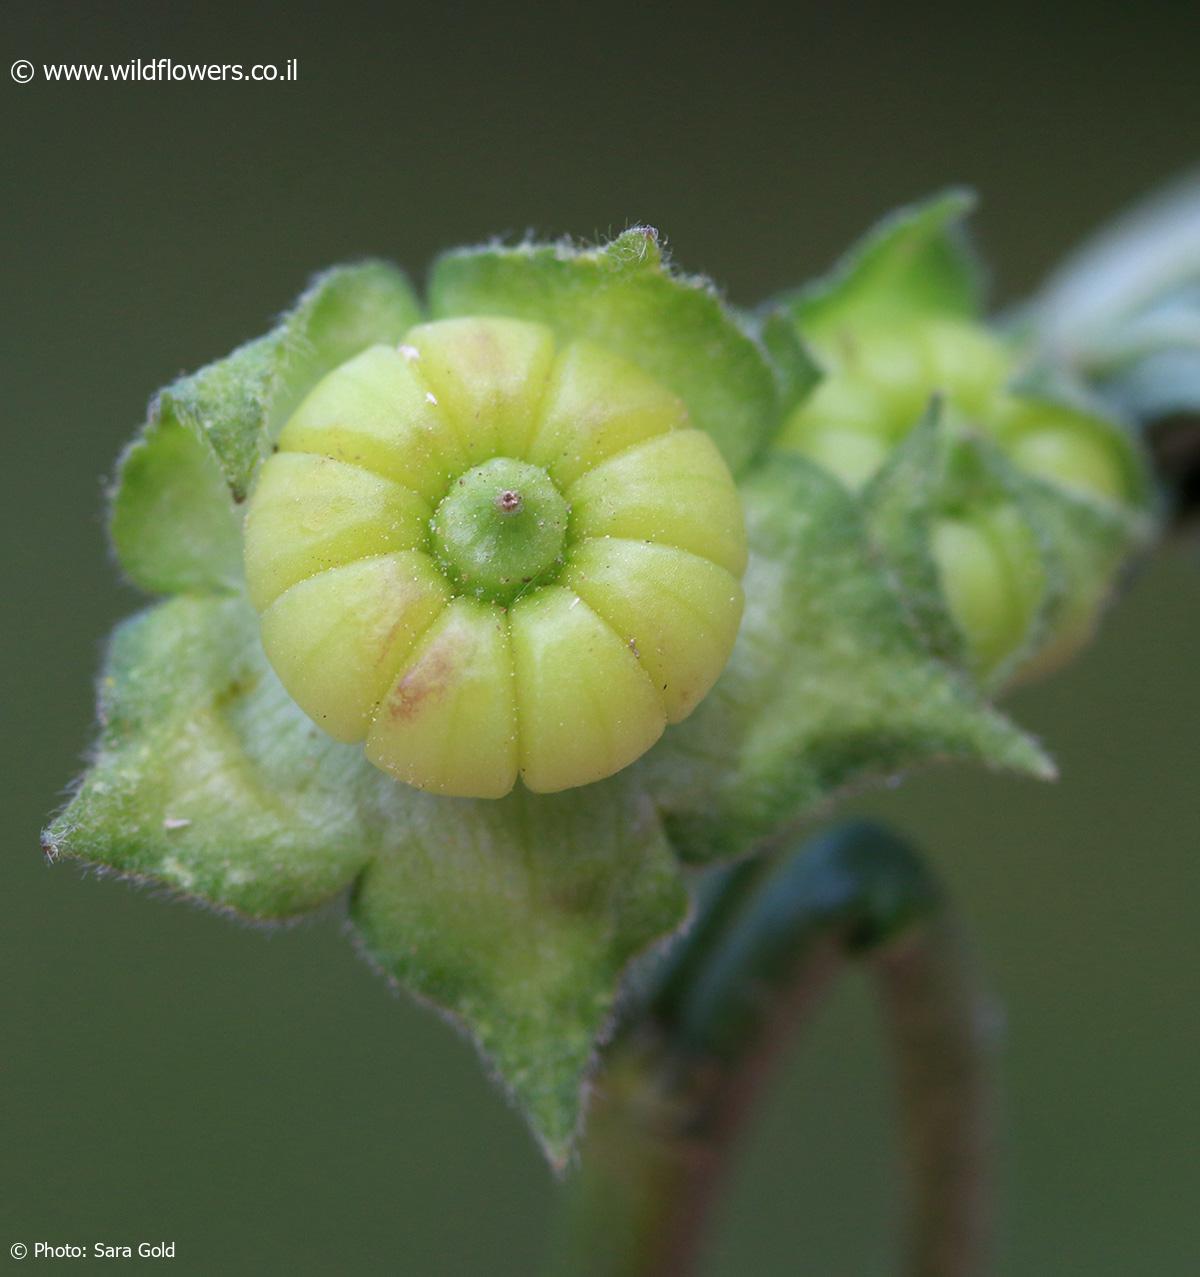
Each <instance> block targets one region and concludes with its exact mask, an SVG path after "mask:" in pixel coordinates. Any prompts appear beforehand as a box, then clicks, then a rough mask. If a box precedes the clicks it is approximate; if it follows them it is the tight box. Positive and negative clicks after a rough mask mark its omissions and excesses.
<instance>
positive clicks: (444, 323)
mask: <svg viewBox="0 0 1200 1277" xmlns="http://www.w3.org/2000/svg"><path fill="white" fill-rule="evenodd" d="M245 563H246V579H247V588H248V592H249V595H250V599H251V602H252V603H253V604H254V606H255V608H256V609H257V610H258V612H259V613H260V619H261V629H262V640H263V647H264V650H265V651H266V654H267V657H268V659H269V660H270V662H271V664H272V666H273V667H274V669H275V671H276V673H277V674H278V675H279V678H280V680H281V681H282V682H283V684H284V686H285V687H286V688H287V689H288V691H289V692H290V694H291V695H292V697H293V699H294V700H295V701H296V702H297V704H298V705H299V706H300V707H301V708H302V709H303V710H304V712H305V713H306V714H308V715H309V717H310V718H312V719H313V721H314V722H316V723H317V724H318V725H319V726H321V727H322V728H324V730H325V731H327V732H328V733H329V734H330V735H331V736H334V737H335V738H337V739H338V740H343V741H363V742H365V749H366V754H367V757H368V758H369V759H370V760H371V762H373V763H374V764H375V765H376V766H377V767H380V768H381V769H383V770H384V771H386V772H389V773H390V774H392V775H393V776H395V777H397V778H398V779H400V780H402V781H404V782H406V783H408V784H411V785H415V786H417V787H418V788H421V789H425V790H429V791H431V792H434V793H441V794H451V795H457V796H464V797H478V798H494V797H501V796H503V795H504V794H506V793H508V792H509V790H511V789H512V787H513V785H514V784H515V783H516V780H517V778H518V776H520V777H521V778H522V779H523V781H524V783H525V784H526V785H527V786H528V787H529V788H530V789H532V790H535V791H538V792H551V791H555V790H561V789H568V788H571V787H573V786H576V785H583V784H587V783H589V782H591V781H595V780H600V779H602V778H603V777H605V776H609V775H611V774H613V773H614V772H617V771H619V770H620V769H621V768H623V767H625V766H627V765H628V764H629V763H631V762H633V761H634V760H635V759H636V758H638V757H640V755H641V754H643V753H644V752H645V751H646V750H647V749H649V748H650V746H651V745H653V744H654V742H655V741H656V740H657V739H658V738H659V736H660V735H661V734H662V732H663V730H664V728H665V726H666V725H667V724H668V723H670V722H678V721H679V720H681V719H683V718H685V717H687V715H688V714H690V713H691V711H692V710H693V709H694V708H695V707H696V705H697V704H698V703H699V702H700V700H701V699H702V698H703V697H704V696H705V695H706V694H707V692H708V691H709V689H710V688H711V687H712V685H713V683H714V682H715V681H716V679H717V676H718V675H719V674H720V672H721V670H722V669H723V668H724V666H725V664H726V662H727V660H728V659H729V654H730V652H731V651H732V649H733V644H734V641H735V639H736V637H737V631H738V626H739V623H740V620H741V614H742V603H743V599H742V589H741V585H740V578H741V575H742V572H743V570H744V568H745V564H746V533H745V526H744V522H743V518H742V510H741V505H740V501H739V498H738V495H737V491H736V489H735V487H734V484H733V480H732V478H731V476H730V474H729V471H728V469H727V468H726V466H725V463H724V461H723V460H722V459H721V456H720V454H719V453H718V451H717V449H716V447H715V446H714V444H713V443H712V441H711V440H710V439H709V437H708V436H707V435H706V434H704V433H702V432H700V431H698V430H695V429H692V428H690V426H689V423H688V416H687V411H686V409H685V407H684V405H683V404H682V403H681V402H680V400H679V399H678V398H676V396H675V395H673V394H672V393H670V392H669V391H668V390H666V389H665V388H664V387H662V386H661V385H659V384H658V383H657V382H655V381H654V380H653V379H651V378H650V377H648V376H647V375H646V374H645V373H644V372H642V371H641V369H639V368H638V367H636V366H635V365H634V364H632V363H630V362H628V361H626V360H623V359H619V358H617V357H615V356H613V355H611V354H609V353H608V352H606V351H604V350H603V349H600V348H599V347H596V346H593V345H590V344H588V343H584V342H574V343H569V344H566V345H563V346H559V345H558V344H557V343H556V341H555V338H554V335H553V334H552V333H551V331H550V330H549V329H548V328H545V327H543V326H541V325H539V324H532V323H525V322H522V321H517V320H509V319H498V318H487V319H484V318H467V319H452V320H441V321H438V322H434V323H429V324H422V325H420V326H418V327H417V328H415V329H413V330H412V331H410V332H409V333H408V335H407V336H406V337H405V339H404V341H403V342H402V343H401V344H400V345H399V347H390V346H382V345H381V346H374V347H371V348H370V349H369V350H366V351H364V352H362V353H361V354H359V355H357V356H356V357H355V358H353V359H351V360H350V361H349V362H347V363H345V364H343V365H342V366H341V367H339V368H337V369H336V370H335V371H333V372H332V373H330V374H329V375H328V376H326V377H325V379H324V380H323V381H322V382H320V384H319V385H318V386H317V387H316V388H315V389H314V390H313V391H312V393H311V394H310V395H309V396H308V398H307V399H306V400H305V401H304V402H303V403H302V404H301V405H300V407H299V408H298V409H297V410H296V412H295V414H294V415H293V417H292V418H291V420H290V421H289V422H288V423H287V425H286V426H285V427H284V429H283V431H282V433H281V435H280V437H279V447H278V451H277V452H276V453H275V455H273V456H272V457H270V458H269V459H268V460H267V461H266V463H265V464H264V465H263V467H262V470H261V473H260V475H259V478H258V482H257V485H256V487H255V490H254V492H253V494H252V496H251V500H250V505H249V509H248V513H247V517H246V525H245Z"/></svg>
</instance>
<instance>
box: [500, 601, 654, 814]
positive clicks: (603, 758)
mask: <svg viewBox="0 0 1200 1277" xmlns="http://www.w3.org/2000/svg"><path fill="white" fill-rule="evenodd" d="M510 624H511V628H512V644H513V663H514V668H515V671H516V686H517V704H518V706H519V723H520V733H519V740H520V766H521V775H522V777H523V779H524V781H525V784H526V785H527V786H528V787H529V788H530V789H532V790H534V791H535V792H537V793H551V792H554V791H555V790H560V789H569V788H571V787H572V786H574V785H584V784H588V783H589V782H591V781H595V780H601V779H603V778H604V777H605V776H611V775H612V774H613V773H614V772H618V771H620V770H621V768H622V767H625V766H626V765H627V764H629V763H631V762H633V761H634V759H635V758H638V757H640V756H641V755H642V754H643V753H645V751H646V750H647V749H649V748H650V746H651V745H653V744H654V742H655V741H656V740H657V739H658V738H659V736H660V735H661V734H662V731H663V728H664V727H665V725H666V717H665V715H664V713H663V703H662V697H661V693H660V692H659V691H657V690H656V689H655V687H654V685H653V683H652V682H651V681H650V678H649V676H648V675H647V674H646V671H645V670H644V669H643V668H642V667H641V665H640V664H639V662H638V659H637V657H636V656H634V654H633V652H632V650H631V649H630V647H629V645H628V644H627V643H625V642H624V641H623V640H622V639H621V638H619V637H618V636H617V634H615V633H614V632H613V630H612V629H611V628H610V627H609V626H608V625H607V624H605V622H604V621H602V620H601V619H600V617H598V616H597V615H596V614H595V613H594V612H593V611H592V610H591V608H589V607H588V605H587V604H586V603H584V602H583V601H582V600H581V599H580V598H579V596H578V595H576V594H574V593H572V592H571V591H570V590H565V589H562V588H560V587H558V586H550V587H547V588H546V589H543V590H539V591H538V592H537V593H536V594H531V595H527V596H526V597H525V598H523V599H520V600H518V602H517V603H516V604H514V606H513V608H512V610H511V612H510Z"/></svg>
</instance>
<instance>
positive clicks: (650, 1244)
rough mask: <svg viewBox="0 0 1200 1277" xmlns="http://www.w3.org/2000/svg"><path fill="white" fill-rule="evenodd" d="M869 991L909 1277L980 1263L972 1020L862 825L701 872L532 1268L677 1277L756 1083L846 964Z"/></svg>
mask: <svg viewBox="0 0 1200 1277" xmlns="http://www.w3.org/2000/svg"><path fill="white" fill-rule="evenodd" d="M858 956H862V957H864V958H865V959H866V960H867V961H868V962H869V964H870V967H871V969H872V971H873V972H874V974H875V976H876V983H877V987H878V989H879V993H880V998H881V1001H882V1004H883V1008H884V1018H885V1021H886V1023H887V1025H888V1028H889V1032H890V1035H891V1039H892V1042H893V1048H894V1054H895V1057H896V1064H897V1073H898V1077H899V1083H900V1086H899V1103H900V1116H901V1126H902V1129H903V1133H904V1147H905V1163H906V1167H907V1171H908V1185H909V1207H910V1209H909V1218H910V1221H911V1224H910V1237H909V1240H908V1253H909V1261H908V1264H907V1267H906V1269H905V1271H906V1272H907V1273H908V1274H909V1275H910V1277H968V1275H974V1274H978V1273H980V1272H982V1271H983V1256H984V1255H985V1254H986V1250H987V1245H986V1241H987V1231H988V1230H987V1223H988V1216H987V1209H986V1204H985V1203H986V1187H987V1173H986V1171H987V1160H988V1159H987V1152H988V1141H987V1134H986V1122H985V1117H986V1105H985V1103H984V1099H985V1086H984V1082H985V1069H984V1067H983V1064H982V1054H983V1052H982V1050H981V1046H982V1043H981V1041H980V1035H979V1025H980V1023H981V1017H980V1015H979V1012H978V1009H977V1007H976V1005H975V1002H974V999H973V998H972V996H971V995H970V993H969V992H968V985H967V983H966V981H965V979H964V978H963V975H962V967H961V963H960V961H959V955H958V948H957V946H956V944H955V943H954V941H953V937H952V933H951V931H950V929H949V927H948V925H947V924H946V922H945V919H944V910H943V906H942V900H941V896H940V894H939V892H938V891H937V889H936V886H935V885H934V883H933V881H932V879H931V878H930V876H929V875H928V873H927V871H926V870H925V869H924V867H923V866H922V864H921V862H920V861H919V860H918V859H917V857H916V856H915V855H914V854H913V853H912V851H911V850H910V849H909V848H908V847H907V846H906V845H905V844H904V843H902V842H900V841H899V840H898V839H896V838H895V837H893V836H892V835H890V834H888V833H886V832H885V831H883V830H880V829H877V828H875V827H872V826H866V825H855V826H851V827H847V828H845V829H842V830H839V831H837V832H835V833H832V834H829V835H827V836H825V837H824V838H821V839H819V840H817V841H816V842H815V843H813V844H811V845H810V846H808V847H805V848H803V849H801V850H800V851H799V852H795V853H792V854H789V855H785V856H782V857H780V858H779V859H777V860H775V861H774V862H766V863H764V862H756V863H753V864H752V863H747V864H744V865H741V866H738V867H736V868H734V869H732V870H726V871H724V872H722V873H721V874H719V875H717V876H716V878H715V879H714V880H713V881H712V882H711V883H710V884H709V887H708V890H707V892H706V893H705V900H704V902H703V905H702V908H701V912H700V916H699V917H698V919H697V921H696V924H695V925H694V927H693V929H692V932H691V933H690V936H689V938H688V939H687V940H686V941H685V942H684V943H683V944H681V945H680V946H679V947H678V951H677V952H676V953H675V954H674V955H673V956H672V958H671V960H670V962H669V964H668V965H667V966H665V968H664V969H663V970H662V971H660V972H659V973H658V977H657V979H656V981H655V982H654V984H653V988H652V990H651V991H649V992H648V993H647V994H646V995H645V997H644V999H643V1001H642V1003H641V1005H640V1007H639V1008H638V1009H637V1010H636V1011H635V1012H633V1013H631V1014H629V1015H628V1016H627V1017H626V1022H625V1028H624V1030H623V1032H622V1033H621V1035H620V1037H619V1038H618V1039H617V1041H616V1042H614V1044H613V1046H612V1047H611V1048H610V1051H609V1054H608V1058H607V1060H606V1068H605V1070H604V1073H603V1075H602V1078H601V1081H600V1083H599V1085H598V1088H597V1094H596V1097H595V1102H594V1104H593V1109H592V1113H591V1117H590V1120H589V1128H588V1136H587V1143H586V1145H585V1149H584V1155H583V1160H582V1166H581V1168H580V1171H579V1175H578V1179H577V1181H576V1183H575V1184H574V1185H573V1191H572V1193H571V1201H570V1209H569V1212H568V1215H567V1217H566V1226H565V1228H564V1231H563V1233H562V1235H561V1237H560V1245H559V1247H558V1250H557V1252H556V1254H555V1262H554V1264H553V1265H552V1269H551V1271H552V1272H554V1273H558V1274H562V1275H563V1277H565V1275H566V1274H571V1275H572V1277H651V1275H653V1277H684V1275H685V1274H689V1273H692V1272H694V1271H695V1265H696V1261H697V1257H698V1254H699V1251H700V1248H701V1246H702V1244H703V1240H704V1223H705V1220H706V1217H707V1214H708V1210H709V1207H710V1205H711V1203H712V1201H713V1199H714V1196H715V1191H716V1189H717V1188H718V1187H719V1183H720V1179H721V1176H722V1174H723V1172H724V1170H725V1167H726V1165H727V1162H728V1160H729V1158H728V1155H729V1150H730V1148H731V1146H732V1144H733V1142H734V1140H735V1139H736V1137H737V1135H738V1134H739V1132H740V1131H741V1129H742V1127H743V1126H744V1124H745V1120H746V1117H747V1115H748V1113H749V1112H750V1110H751V1108H752V1105H753V1102H754V1100H755V1099H756V1098H757V1096H758V1095H759V1094H760V1093H761V1090H762V1086H763V1082H764V1080H765V1079H766V1077H767V1076H768V1075H769V1073H770V1072H771V1069H772V1066H773V1065H774V1064H775V1062H776V1061H777V1059H778V1057H779V1055H780V1053H781V1052H782V1050H783V1049H784V1048H786V1047H787V1046H789V1045H790V1043H791V1042H792V1040H793V1039H794V1036H795V1032H796V1029H797V1026H798V1025H799V1024H800V1023H801V1022H802V1021H803V1020H804V1019H805V1018H806V1017H807V1015H808V1013H809V1012H810V1010H811V1009H812V1007H813V1006H814V1005H815V1003H816V1002H817V1000H818V999H819V997H820V995H821V994H822V992H823V991H824V990H825V988H826V987H827V986H828V985H829V983H830V982H831V981H832V980H833V979H834V978H835V977H836V976H837V974H838V973H839V971H840V970H841V969H842V968H843V966H844V965H845V963H846V962H847V961H848V960H850V959H852V958H854V957H858Z"/></svg>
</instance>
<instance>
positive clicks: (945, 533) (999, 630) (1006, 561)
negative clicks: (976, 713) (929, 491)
mask: <svg viewBox="0 0 1200 1277" xmlns="http://www.w3.org/2000/svg"><path fill="white" fill-rule="evenodd" d="M933 555H934V559H935V561H936V563H937V566H938V573H939V575H940V577H941V583H942V589H943V591H944V592H945V595H946V601H947V603H948V604H949V606H950V611H951V614H952V615H953V616H954V619H955V621H956V622H957V623H958V626H959V628H960V629H961V630H962V632H963V634H964V635H965V637H966V639H967V642H968V644H969V646H970V650H971V655H972V657H973V659H974V662H975V664H976V666H977V668H978V669H979V670H980V672H981V673H989V672H990V671H991V670H993V669H994V668H995V667H996V666H997V665H999V664H1000V662H1001V661H1003V660H1004V659H1005V658H1006V657H1008V656H1010V655H1011V654H1012V653H1013V652H1015V651H1016V650H1017V649H1018V648H1019V647H1020V645H1021V644H1022V643H1023V642H1024V641H1025V638H1026V636H1027V635H1028V633H1029V627H1030V626H1031V625H1032V623H1033V618H1034V616H1035V615H1036V613H1037V609H1038V605H1039V603H1040V601H1041V597H1042V593H1043V591H1044V590H1045V573H1044V569H1043V568H1042V566H1041V558H1040V555H1039V552H1038V546H1037V542H1036V540H1035V538H1034V536H1033V533H1032V532H1031V531H1030V530H1029V528H1028V527H1027V526H1026V524H1025V523H1024V522H1023V521H1022V519H1021V516H1020V514H1019V512H1018V511H1017V510H1015V509H1013V508H1011V507H997V508H995V509H992V510H989V511H983V512H980V513H977V514H974V515H972V516H971V518H970V519H962V518H953V519H952V518H945V519H940V520H939V521H938V522H937V524H936V525H935V526H934V529H933Z"/></svg>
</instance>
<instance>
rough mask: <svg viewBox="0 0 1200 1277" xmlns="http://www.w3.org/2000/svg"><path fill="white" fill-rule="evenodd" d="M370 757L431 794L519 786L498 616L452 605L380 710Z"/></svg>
mask: <svg viewBox="0 0 1200 1277" xmlns="http://www.w3.org/2000/svg"><path fill="white" fill-rule="evenodd" d="M367 757H368V758H369V759H370V760H371V762H373V763H374V764H375V765H376V766H377V767H381V768H383V770H384V771H387V772H390V773H391V774H392V775H393V776H395V777H397V779H399V780H402V781H405V782H406V783H407V784H409V785H416V786H417V787H418V788H419V789H425V790H428V791H429V792H430V793H435V794H451V795H455V796H457V797H462V798H500V797H502V796H503V795H504V794H507V793H508V791H509V790H510V789H511V788H512V787H513V784H514V783H515V782H516V778H517V711H516V702H515V699H514V683H513V673H512V655H511V652H510V648H509V640H508V627H507V624H506V618H505V613H504V610H503V609H502V608H500V607H498V606H496V605H495V604H489V603H479V602H476V601H475V600H473V599H466V598H459V599H456V600H455V601H454V602H453V603H451V605H450V606H449V607H448V608H447V609H446V611H445V612H444V613H443V614H442V616H441V617H440V618H439V619H438V620H437V621H436V622H434V624H433V626H432V627H431V628H430V630H429V631H428V632H427V633H426V635H425V636H424V638H422V639H421V641H420V642H419V643H418V644H417V646H416V647H415V649H414V650H413V652H412V655H411V657H410V659H409V660H408V661H407V662H405V664H404V668H403V670H402V671H401V673H400V675H399V677H398V678H397V679H396V680H395V682H394V683H393V684H392V687H391V689H390V690H389V691H388V693H387V695H386V696H385V698H384V700H383V702H382V703H381V704H380V706H379V711H378V713H377V714H376V716H375V721H374V723H373V724H372V726H371V729H370V731H369V733H368V734H367Z"/></svg>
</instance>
